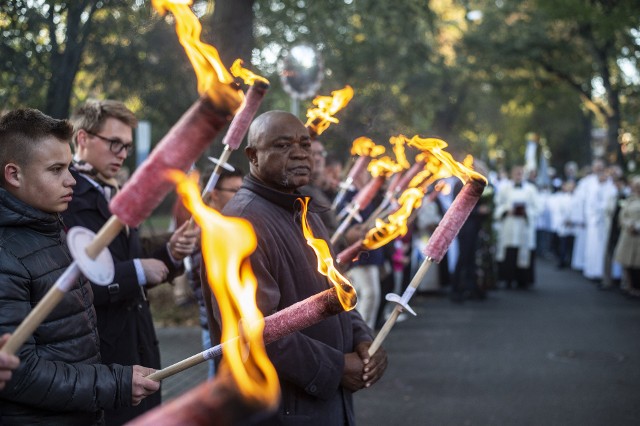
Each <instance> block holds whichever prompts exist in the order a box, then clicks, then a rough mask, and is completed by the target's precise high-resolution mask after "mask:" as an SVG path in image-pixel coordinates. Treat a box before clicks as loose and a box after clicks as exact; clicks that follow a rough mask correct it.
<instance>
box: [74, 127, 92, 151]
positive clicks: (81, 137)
mask: <svg viewBox="0 0 640 426" xmlns="http://www.w3.org/2000/svg"><path fill="white" fill-rule="evenodd" d="M88 137H89V135H88V134H87V131H86V130H84V129H80V130H78V133H76V143H75V144H71V145H72V147H73V148H74V152H78V149H80V147H83V148H84V147H86V145H87V139H88ZM74 145H75V146H74Z"/></svg>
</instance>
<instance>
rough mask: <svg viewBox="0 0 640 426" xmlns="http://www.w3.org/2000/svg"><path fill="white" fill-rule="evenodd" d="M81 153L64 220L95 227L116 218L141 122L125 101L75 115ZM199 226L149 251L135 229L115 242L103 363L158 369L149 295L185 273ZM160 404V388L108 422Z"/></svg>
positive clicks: (100, 294) (98, 302)
mask: <svg viewBox="0 0 640 426" xmlns="http://www.w3.org/2000/svg"><path fill="white" fill-rule="evenodd" d="M71 121H72V123H73V143H74V148H75V155H74V159H73V165H72V167H71V173H72V175H73V177H74V178H75V179H76V182H77V184H76V187H75V189H74V197H73V200H72V201H71V203H69V208H68V210H67V211H66V212H65V213H64V215H63V219H64V222H65V225H66V226H67V227H72V226H84V227H85V228H89V229H91V230H92V231H94V232H97V231H98V230H100V228H102V226H103V225H104V224H105V222H106V221H107V220H108V219H109V218H110V217H111V213H110V211H109V201H110V199H111V197H112V196H114V195H115V192H117V191H118V189H119V185H118V182H117V181H116V174H117V173H118V172H119V171H120V169H121V168H122V166H123V163H124V161H125V159H126V158H127V155H128V154H129V153H130V152H131V150H132V148H133V129H134V128H135V127H136V126H137V124H138V121H137V119H136V117H135V115H134V114H133V112H131V111H130V110H129V109H128V108H127V107H126V106H125V105H124V104H122V103H121V102H117V101H112V100H103V101H95V100H90V101H88V102H86V103H85V104H84V105H82V106H81V107H80V108H79V109H78V110H77V111H76V112H75V113H74V115H73V116H72V118H71ZM196 232H197V231H195V230H193V231H191V230H188V229H187V226H186V223H185V225H184V226H182V227H180V228H178V229H177V230H176V231H175V232H174V233H173V234H172V235H171V238H170V240H169V242H168V243H167V244H166V246H162V247H161V248H160V249H158V250H156V251H155V252H153V253H151V254H149V255H147V254H145V253H144V252H143V249H142V244H141V241H140V237H139V235H138V231H137V229H129V228H125V229H123V230H122V231H121V232H120V234H119V235H118V236H117V237H116V238H115V239H114V240H113V242H112V243H111V244H110V245H109V251H110V252H111V255H112V256H113V260H114V264H115V278H114V281H113V283H112V284H111V285H109V286H106V287H103V286H96V285H93V286H92V289H93V293H94V306H95V309H96V315H97V320H98V332H99V335H100V354H101V357H102V362H103V363H105V364H111V363H116V364H122V365H136V364H137V365H145V366H148V367H152V368H156V369H159V368H160V351H159V348H158V339H157V338H156V334H155V330H154V327H153V320H152V318H151V311H150V310H149V304H148V302H147V299H146V294H147V289H148V288H150V287H152V286H155V285H157V284H160V283H163V282H166V281H168V280H170V279H172V278H173V277H174V276H176V275H178V274H179V273H181V272H182V260H183V259H184V257H185V256H187V255H189V254H191V253H192V252H193V250H194V249H195V245H196V241H197V233H196ZM159 404H160V392H156V393H155V394H154V395H153V396H152V397H150V398H147V399H145V400H144V401H143V402H142V403H141V404H140V405H138V406H136V407H129V408H124V409H119V410H117V411H115V410H107V411H106V412H105V418H106V424H107V425H120V424H123V423H126V422H127V421H128V420H130V419H133V418H134V417H137V416H138V415H140V414H142V413H143V412H145V411H147V410H149V409H151V408H153V407H154V406H156V405H159Z"/></svg>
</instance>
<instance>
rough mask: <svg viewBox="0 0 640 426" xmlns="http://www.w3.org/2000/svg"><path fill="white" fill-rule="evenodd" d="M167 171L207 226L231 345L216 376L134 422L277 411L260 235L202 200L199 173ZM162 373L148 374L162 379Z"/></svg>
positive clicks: (214, 285) (189, 421)
mask: <svg viewBox="0 0 640 426" xmlns="http://www.w3.org/2000/svg"><path fill="white" fill-rule="evenodd" d="M168 175H169V177H170V178H171V179H172V180H174V181H175V182H176V183H177V184H178V186H177V192H178V194H179V195H180V196H181V197H182V200H183V202H184V203H185V206H186V207H187V209H188V210H189V211H190V212H191V214H192V215H193V218H194V219H195V221H196V223H197V224H198V225H199V226H200V228H201V229H202V259H203V262H204V265H205V267H206V269H207V278H208V281H209V286H210V287H211V289H212V291H213V294H214V295H215V298H216V301H217V302H218V306H219V308H220V313H221V315H222V318H223V320H222V339H223V340H225V341H227V344H226V345H225V346H224V348H222V351H223V352H224V355H225V357H224V361H223V362H222V363H221V365H220V372H219V375H218V377H217V378H216V380H211V381H208V382H206V383H204V384H202V385H200V386H199V387H197V388H195V389H193V390H191V391H190V392H189V393H187V394H185V395H183V396H182V397H180V398H178V399H176V400H174V401H173V402H172V403H171V404H168V405H166V406H163V407H159V408H157V409H155V410H153V411H151V412H149V413H147V414H145V415H144V416H142V417H140V418H138V419H136V420H135V421H134V423H133V424H139V425H158V424H160V425H204V424H211V423H210V422H211V419H214V420H215V421H217V422H218V423H215V424H237V423H238V422H241V421H242V420H246V418H247V417H249V414H255V413H257V412H260V411H268V410H274V409H275V408H276V407H277V405H278V402H279V398H280V387H279V384H278V375H277V373H276V371H275V368H274V367H273V365H272V364H271V361H270V360H269V358H268V356H267V353H266V349H265V347H264V343H263V339H262V333H263V326H264V322H263V317H262V313H261V312H260V310H259V309H258V307H257V305H256V301H255V299H256V287H257V283H256V278H255V276H254V275H253V271H252V269H251V264H250V262H249V256H250V255H251V253H253V252H254V251H255V249H256V247H257V244H258V243H257V238H256V235H255V233H254V231H253V227H252V226H251V224H250V223H249V222H248V221H246V220H245V219H241V218H235V217H225V216H223V215H222V214H220V213H219V212H217V211H216V210H215V209H212V208H211V207H209V206H207V205H206V204H205V203H204V202H203V201H202V198H201V196H200V191H199V189H198V184H197V174H195V176H192V177H187V176H186V175H184V174H183V173H182V172H180V171H177V170H174V171H170V172H168ZM229 241H234V243H233V244H229ZM237 336H240V338H237ZM161 372H163V370H159V371H157V372H155V373H153V374H151V375H149V376H148V377H149V378H150V379H152V380H160V379H161V378H162V377H159V374H158V373H161ZM164 377H168V376H166V375H165V376H164ZM231 408H236V409H234V410H232V409H231ZM220 418H223V419H225V420H224V422H220V421H219V419H220Z"/></svg>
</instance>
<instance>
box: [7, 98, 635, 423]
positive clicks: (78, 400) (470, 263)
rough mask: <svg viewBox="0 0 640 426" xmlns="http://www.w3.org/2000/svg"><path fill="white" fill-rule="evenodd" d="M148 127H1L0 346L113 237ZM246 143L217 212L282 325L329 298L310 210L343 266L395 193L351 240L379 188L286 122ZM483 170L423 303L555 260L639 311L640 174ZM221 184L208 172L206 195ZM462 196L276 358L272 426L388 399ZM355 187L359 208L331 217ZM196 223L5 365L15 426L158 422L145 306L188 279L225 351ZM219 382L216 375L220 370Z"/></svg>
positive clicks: (357, 280)
mask: <svg viewBox="0 0 640 426" xmlns="http://www.w3.org/2000/svg"><path fill="white" fill-rule="evenodd" d="M136 126H137V119H136V117H135V116H134V114H133V113H132V112H131V111H130V110H129V109H128V108H126V107H125V106H124V104H122V103H121V102H117V101H111V100H105V101H94V100H91V101H88V102H86V103H85V104H83V105H82V106H80V108H78V109H77V110H76V111H75V112H74V114H73V115H72V117H71V118H70V119H69V120H57V119H53V118H51V117H48V116H46V115H45V114H43V113H41V112H40V111H37V110H33V109H19V110H14V111H10V112H8V113H6V114H4V115H3V116H2V117H0V166H2V174H1V175H0V283H1V284H2V285H1V286H0V335H2V336H3V337H2V338H0V347H1V346H2V345H4V342H6V340H7V338H8V337H9V335H10V333H12V332H13V331H15V328H16V327H17V326H18V324H20V323H21V321H22V320H23V319H24V318H25V317H27V315H28V314H29V313H30V312H31V311H32V310H33V308H34V306H36V305H37V304H38V302H39V301H40V300H42V298H43V297H44V295H45V294H46V293H47V291H48V290H49V289H50V288H51V287H52V286H53V285H54V284H55V282H56V280H57V279H58V278H59V277H60V276H61V275H62V274H63V273H64V271H65V270H66V268H67V267H69V265H70V264H71V262H72V261H73V258H72V257H71V255H70V252H69V250H68V248H67V246H66V243H65V238H64V236H65V233H66V231H68V230H69V229H70V228H71V227H74V226H83V227H85V228H88V229H90V230H91V231H93V232H98V231H99V230H100V229H101V227H102V226H103V225H104V224H105V223H106V222H107V221H108V220H109V218H110V216H111V213H110V211H109V201H110V199H111V198H112V197H113V196H114V195H115V194H116V193H117V192H118V191H119V190H120V187H121V186H122V184H123V182H121V181H119V180H118V179H117V177H118V174H119V172H120V171H121V170H122V167H123V163H124V161H125V159H126V158H127V156H128V154H129V153H130V152H131V151H132V149H133V144H134V141H133V130H134V129H135V127H136ZM247 139H248V143H247V147H246V149H245V154H246V156H247V159H248V161H249V171H248V173H247V174H246V175H245V174H243V172H242V171H240V170H238V169H236V171H235V172H226V171H225V172H223V173H222V175H221V176H220V177H219V179H218V181H217V183H216V185H215V187H214V188H213V189H212V190H211V192H209V193H207V194H205V197H204V200H205V202H206V203H207V204H208V205H209V206H210V207H212V208H214V209H216V210H218V211H221V212H222V213H223V214H224V215H227V216H235V217H241V218H244V219H246V220H248V221H249V222H250V223H251V224H252V226H253V228H254V230H255V232H256V235H257V240H258V244H257V249H256V251H255V252H254V253H253V254H252V255H251V258H250V259H251V265H252V269H253V272H254V274H255V276H256V278H257V282H258V288H257V295H256V302H257V305H258V307H259V308H260V310H261V311H262V312H263V314H264V315H265V316H267V315H270V314H273V313H275V312H278V311H280V310H282V309H285V308H287V307H289V306H291V305H293V304H295V303H297V302H299V301H301V300H303V299H305V298H307V297H310V296H312V295H314V294H317V293H319V292H321V291H323V290H325V289H327V288H328V287H329V285H330V284H329V283H328V281H327V279H326V278H325V277H324V276H322V275H321V274H320V273H319V272H318V271H317V259H316V257H315V254H314V253H313V251H312V250H311V249H310V248H309V247H308V245H307V242H306V238H305V237H304V235H303V233H302V226H301V223H300V220H301V216H302V215H301V211H300V209H301V207H302V204H301V203H299V202H298V201H297V200H298V199H299V198H300V197H302V196H308V197H311V202H310V204H309V214H308V223H309V226H310V228H311V230H312V231H313V234H314V235H315V236H316V237H319V238H322V239H325V240H326V241H333V242H334V243H333V245H332V247H331V250H332V254H333V256H334V258H335V257H336V255H337V254H338V253H339V252H341V251H342V250H343V249H345V248H347V247H349V246H351V245H352V244H353V243H355V242H357V241H360V240H362V239H363V238H364V237H365V234H366V232H367V231H368V230H369V229H367V225H366V224H370V223H372V220H371V219H374V218H375V217H372V216H375V210H376V207H377V206H378V205H379V204H380V203H381V202H382V197H383V195H384V194H385V188H384V187H383V188H382V189H381V190H379V191H378V192H377V195H376V196H375V197H373V200H372V202H371V203H369V205H368V206H366V207H365V208H363V209H361V210H360V211H359V212H358V215H357V216H359V219H360V220H361V223H358V222H357V221H354V223H351V224H348V226H347V227H346V228H343V229H342V230H341V231H338V229H339V228H340V222H341V221H342V220H344V219H343V217H344V216H341V215H340V213H341V212H344V211H348V209H349V208H350V207H349V206H350V205H351V204H350V202H351V200H353V199H354V197H356V196H357V194H358V192H359V191H360V190H361V189H362V188H364V187H365V186H366V185H367V184H368V183H369V181H370V179H371V176H370V175H369V174H368V173H362V174H361V175H359V176H357V177H356V178H355V179H354V181H353V182H352V184H351V185H349V186H344V185H342V186H341V182H342V181H343V179H344V175H345V172H346V167H345V165H344V164H343V163H342V161H340V159H339V157H338V156H337V155H334V154H331V153H328V152H327V150H326V149H325V146H324V145H323V143H322V141H320V140H318V139H312V138H311V137H310V135H309V131H308V129H307V128H306V127H305V126H304V124H303V123H302V122H301V121H300V120H299V119H298V118H297V117H295V116H294V115H292V114H290V113H287V112H283V111H269V112H267V113H264V114H262V115H260V116H258V117H257V118H256V119H255V120H254V121H253V123H252V124H251V127H250V128H249V133H248V137H247ZM72 148H73V149H72ZM475 168H476V170H477V171H478V172H480V173H481V174H483V175H485V176H487V177H488V178H489V183H488V185H487V186H486V188H485V191H484V193H483V195H482V197H481V198H480V200H479V202H478V203H477V205H476V206H475V207H474V209H473V210H472V212H471V214H470V216H469V218H468V219H467V221H466V222H465V223H464V225H463V226H462V228H461V229H460V231H459V233H458V236H457V238H456V239H455V240H454V241H453V243H452V244H451V246H450V248H449V250H448V252H447V254H446V255H445V257H444V259H443V260H442V261H441V262H440V263H439V264H438V265H437V267H434V268H432V269H431V270H430V271H429V273H428V274H427V275H426V276H425V277H424V279H423V281H422V283H420V286H419V288H418V290H419V291H423V292H444V293H446V294H448V295H449V296H450V298H451V300H452V302H455V303H461V302H463V301H465V300H468V299H475V300H483V299H484V298H486V297H487V292H488V291H489V290H492V289H497V288H504V289H511V288H516V289H527V288H529V287H530V286H532V285H534V284H535V264H536V259H537V258H538V259H539V258H543V259H547V260H548V259H553V260H555V261H556V262H557V267H558V268H573V269H576V270H578V271H581V272H582V273H583V274H584V276H585V277H586V278H588V279H590V280H593V281H595V282H596V283H597V284H598V286H599V287H600V288H602V289H605V290H606V289H613V288H619V289H621V290H622V291H623V292H625V293H626V294H628V295H629V296H631V297H638V296H640V177H638V176H636V177H633V178H630V180H629V181H628V182H627V180H625V178H624V176H623V175H622V173H621V172H620V170H619V169H618V168H616V167H606V165H605V163H604V162H603V161H602V160H600V159H596V160H594V161H593V164H592V165H591V170H590V172H589V173H586V174H584V176H581V177H580V176H578V174H577V172H576V169H575V167H567V168H566V170H565V176H562V177H560V176H558V177H556V178H555V179H552V180H551V181H550V182H551V183H550V184H537V183H536V181H535V175H534V174H532V173H531V170H528V169H526V168H525V167H523V166H518V165H517V166H514V167H512V168H511V170H510V174H509V175H508V176H507V175H506V173H494V172H492V171H490V170H489V169H488V168H487V167H486V166H485V165H484V164H483V163H482V162H480V161H477V162H476V164H475ZM209 173H210V172H209ZM207 180H208V174H207V173H205V174H204V176H203V181H202V185H203V186H204V182H206V181H207ZM125 184H126V183H125ZM461 189H462V182H461V181H460V180H459V179H457V178H447V179H443V180H442V182H440V184H439V185H438V186H437V190H436V188H432V189H430V190H429V192H428V193H427V194H426V195H425V197H424V199H423V200H422V205H421V206H420V207H419V208H418V209H417V210H416V211H415V212H414V213H413V214H412V216H411V217H410V218H409V221H408V229H409V232H407V234H406V235H404V236H402V237H399V238H397V239H396V240H394V241H392V242H391V243H389V244H387V245H385V246H383V247H381V248H378V249H374V250H369V251H366V252H362V253H360V254H359V256H358V258H357V259H356V260H354V261H353V262H348V264H343V265H341V268H342V269H343V270H344V272H345V274H346V275H347V276H348V277H349V279H350V281H351V282H352V283H353V285H354V287H355V289H356V291H357V294H358V306H357V310H353V311H349V312H344V313H341V314H338V315H335V316H333V317H330V318H328V319H326V320H323V321H322V322H320V323H318V324H316V325H314V326H311V327H308V328H307V329H304V330H302V331H298V332H294V333H292V334H290V335H288V336H286V337H284V338H282V339H280V340H278V341H276V342H273V343H271V344H270V345H268V346H267V353H268V355H269V357H270V359H271V361H272V363H273V364H274V366H275V368H276V371H277V373H278V377H279V380H280V386H281V393H282V398H281V403H280V407H279V408H278V410H277V411H276V412H274V413H273V414H272V415H270V416H268V417H265V418H262V419H260V421H259V422H258V423H256V424H264V425H271V424H274V425H275V424H291V422H294V423H296V424H298V423H300V422H302V421H304V422H305V423H308V424H310V425H315V424H317V425H327V424H349V425H350V424H353V423H354V413H353V403H352V394H353V392H356V391H358V390H360V389H363V388H367V387H370V386H372V385H374V384H375V383H376V382H377V381H378V380H379V379H380V378H381V377H382V375H383V374H384V371H385V369H386V366H387V358H386V353H385V351H384V349H383V348H380V349H379V350H378V351H377V352H375V354H373V355H369V353H368V349H369V347H370V345H371V343H372V341H373V337H374V334H375V332H374V330H375V329H376V328H378V327H380V326H381V324H382V323H383V322H384V320H385V318H386V316H387V315H388V314H389V306H386V305H385V303H383V301H382V299H383V297H382V296H383V295H384V294H386V293H389V292H395V293H398V294H401V293H402V291H403V289H404V288H405V287H406V286H407V285H408V284H409V281H410V280H411V278H412V277H413V276H414V275H415V272H416V270H417V269H418V267H419V265H420V264H421V263H422V261H423V260H424V258H423V256H424V254H423V249H424V247H425V245H426V243H427V242H428V240H429V238H430V236H431V235H432V233H433V232H434V230H435V229H436V227H437V226H438V223H439V222H440V220H441V219H442V217H443V215H444V214H445V213H446V211H447V209H448V208H449V207H450V206H451V204H452V202H453V200H454V199H455V197H456V196H457V194H458V193H459V192H460V191H461ZM340 190H343V191H345V193H346V194H345V197H343V199H342V200H341V202H340V203H338V204H337V205H336V206H333V205H332V203H333V202H334V200H335V199H336V196H337V193H338V192H339V191H340ZM178 216H179V218H178ZM188 217H189V215H188V212H187V213H186V214H185V213H184V212H182V213H181V214H179V215H178V214H176V221H175V223H174V226H173V230H172V231H171V232H169V233H168V234H166V235H163V236H161V237H160V238H158V239H157V241H154V242H153V244H149V243H148V242H147V243H143V241H142V238H141V237H140V235H139V232H138V231H139V230H138V229H134V228H130V227H126V226H125V227H123V229H122V230H121V231H120V232H119V234H118V235H117V236H116V237H115V238H114V240H113V241H112V242H111V243H110V245H109V247H108V248H109V251H110V253H111V255H112V257H113V260H114V266H115V278H114V279H113V282H112V283H111V284H109V285H107V286H98V285H95V284H93V283H91V282H89V281H88V280H87V279H85V278H83V277H80V278H79V279H77V282H75V283H74V286H73V288H72V289H71V291H70V292H69V293H68V294H66V295H64V297H63V299H62V301H61V302H60V303H59V305H57V306H56V307H55V308H54V309H53V311H52V313H51V314H50V315H49V316H48V317H47V318H45V319H44V321H43V322H42V324H40V325H39V326H38V328H37V329H36V331H35V332H34V333H33V335H32V336H29V338H28V339H27V341H26V343H25V344H24V345H23V346H22V347H21V348H20V349H19V350H18V351H17V353H16V356H13V355H10V354H6V353H3V352H0V424H2V425H18V424H50V425H90V424H107V425H121V424H124V423H126V422H127V421H129V420H131V419H133V418H135V417H137V416H139V415H141V414H142V413H144V412H146V411H148V410H150V409H152V408H154V407H157V406H158V405H159V404H160V403H161V401H160V392H158V390H159V388H160V384H159V383H157V382H155V381H153V380H149V379H148V378H146V376H148V375H149V374H150V373H152V372H153V371H155V370H157V369H159V368H160V367H161V362H160V355H159V348H158V340H157V338H156V335H155V330H154V325H153V319H152V316H151V311H150V309H149V302H148V300H147V294H148V292H149V291H150V290H151V289H152V288H153V287H155V286H158V285H161V284H162V283H166V282H168V281H171V280H173V279H177V278H178V277H183V278H184V279H185V280H186V283H187V284H186V286H187V287H189V288H191V291H192V292H193V294H194V295H195V297H196V298H197V300H198V303H199V306H200V325H201V327H202V344H203V347H204V348H205V349H206V348H209V347H211V346H212V345H215V344H217V343H220V340H221V317H220V312H219V310H218V307H217V301H216V299H215V297H213V296H212V294H211V291H210V289H209V286H208V285H207V284H206V283H207V276H206V269H205V268H203V267H202V255H201V251H200V249H199V243H200V239H199V238H200V237H199V230H198V229H197V227H196V226H193V224H191V223H190V221H189V220H188ZM218 361H219V360H218ZM209 368H210V369H209V376H210V377H211V378H213V377H214V376H215V374H216V370H217V365H216V364H214V363H211V364H210V367H209Z"/></svg>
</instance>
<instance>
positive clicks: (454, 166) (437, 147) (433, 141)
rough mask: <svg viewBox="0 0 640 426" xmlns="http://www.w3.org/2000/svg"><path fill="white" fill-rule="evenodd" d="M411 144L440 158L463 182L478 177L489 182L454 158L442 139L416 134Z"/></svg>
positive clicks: (452, 173)
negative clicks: (445, 149)
mask: <svg viewBox="0 0 640 426" xmlns="http://www.w3.org/2000/svg"><path fill="white" fill-rule="evenodd" d="M409 146H412V147H414V148H418V149H419V150H421V151H423V152H425V151H426V152H429V153H430V154H431V155H433V156H434V157H436V158H437V159H438V160H440V161H441V162H442V164H443V165H444V167H446V168H447V169H448V170H449V172H450V173H451V175H453V176H455V177H457V178H458V179H460V180H461V181H462V183H466V182H467V181H468V180H469V179H477V180H481V181H484V182H485V183H486V182H487V179H486V178H485V177H484V176H482V175H481V174H480V173H477V172H475V171H473V170H472V169H471V168H469V167H466V166H465V165H464V164H461V163H459V162H457V161H456V160H454V159H453V157H452V156H451V154H449V153H448V152H446V151H444V148H446V147H447V146H448V144H447V143H446V142H445V141H443V140H442V139H437V138H420V137H419V136H418V135H416V136H414V137H412V138H411V140H410V141H409Z"/></svg>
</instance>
